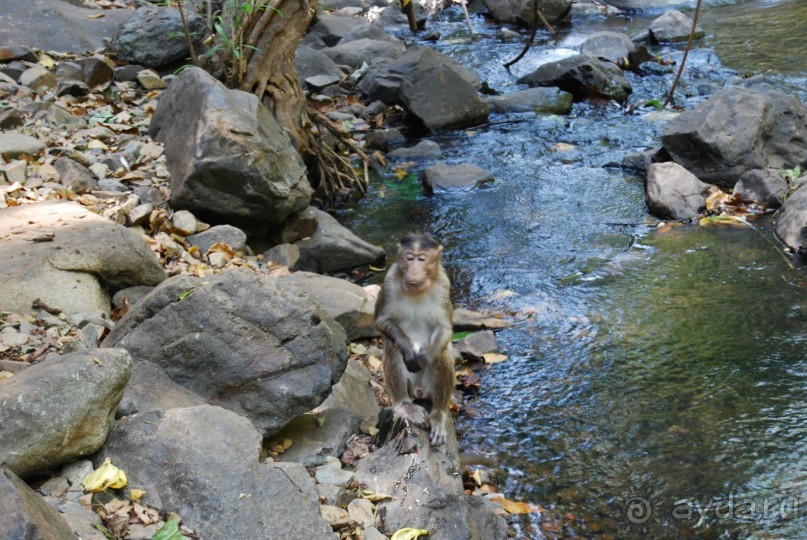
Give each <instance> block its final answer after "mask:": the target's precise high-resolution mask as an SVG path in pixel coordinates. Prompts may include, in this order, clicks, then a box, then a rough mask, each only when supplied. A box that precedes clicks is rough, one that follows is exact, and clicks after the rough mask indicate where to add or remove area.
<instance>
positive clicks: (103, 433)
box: [0, 349, 132, 478]
mask: <svg viewBox="0 0 807 540" xmlns="http://www.w3.org/2000/svg"><path fill="white" fill-rule="evenodd" d="M131 373H132V359H131V358H130V357H129V354H128V353H127V352H126V351H124V350H121V349H106V350H88V351H81V352H75V353H71V354H66V355H64V356H56V355H51V356H50V357H48V359H46V360H45V361H43V362H41V363H39V364H36V365H35V366H31V367H30V368H28V369H26V370H24V371H22V372H20V373H18V374H17V375H15V376H14V377H12V378H10V379H8V380H5V381H3V382H2V383H0V403H3V407H2V409H0V466H2V467H7V468H9V469H10V470H12V471H13V472H14V473H15V474H17V475H18V476H21V477H23V478H25V477H28V476H34V475H37V474H41V473H42V472H44V471H46V470H47V469H50V468H52V467H55V466H58V465H61V464H63V463H67V462H69V461H71V460H74V459H77V458H79V457H82V456H87V455H90V454H92V453H93V452H95V451H96V450H98V449H99V448H100V447H101V445H103V444H104V441H106V438H107V436H108V435H109V432H110V430H111V429H112V424H113V421H114V413H115V409H116V408H117V406H118V403H119V402H120V400H121V398H122V397H123V389H124V387H125V386H126V383H127V382H128V380H129V376H130V375H131ZM32 426H36V429H31V427H32Z"/></svg>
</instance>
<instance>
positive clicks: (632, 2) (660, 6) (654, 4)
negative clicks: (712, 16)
mask: <svg viewBox="0 0 807 540" xmlns="http://www.w3.org/2000/svg"><path fill="white" fill-rule="evenodd" d="M606 4H609V5H611V6H614V7H616V8H619V9H624V10H626V11H645V10H646V11H657V10H664V9H670V8H694V7H695V0H607V1H606Z"/></svg>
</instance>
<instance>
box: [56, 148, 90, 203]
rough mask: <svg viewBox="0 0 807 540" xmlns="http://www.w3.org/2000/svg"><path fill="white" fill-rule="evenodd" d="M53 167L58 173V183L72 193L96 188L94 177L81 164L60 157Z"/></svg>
mask: <svg viewBox="0 0 807 540" xmlns="http://www.w3.org/2000/svg"><path fill="white" fill-rule="evenodd" d="M53 166H54V167H55V168H56V170H57V171H58V172H59V181H60V182H61V183H62V184H63V185H64V186H65V187H67V188H68V189H69V190H70V191H72V192H73V193H76V194H80V193H85V192H87V191H92V190H93V189H95V188H97V187H98V183H97V182H96V180H95V177H94V176H93V175H92V173H91V172H90V170H89V169H88V168H87V167H85V166H84V165H82V164H81V163H77V162H75V161H73V160H72V159H70V158H68V157H60V158H59V159H57V160H56V161H54V162H53Z"/></svg>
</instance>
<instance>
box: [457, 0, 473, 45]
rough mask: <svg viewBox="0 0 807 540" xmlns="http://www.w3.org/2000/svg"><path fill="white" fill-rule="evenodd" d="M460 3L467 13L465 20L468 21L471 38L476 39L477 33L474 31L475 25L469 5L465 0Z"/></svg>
mask: <svg viewBox="0 0 807 540" xmlns="http://www.w3.org/2000/svg"><path fill="white" fill-rule="evenodd" d="M460 5H461V6H462V12H463V13H464V14H465V22H466V23H468V30H469V31H470V32H471V39H472V40H474V39H476V33H475V32H474V27H473V25H472V24H471V15H470V14H468V5H467V4H466V2H465V0H460Z"/></svg>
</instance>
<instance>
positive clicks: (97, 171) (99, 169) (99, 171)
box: [89, 163, 109, 180]
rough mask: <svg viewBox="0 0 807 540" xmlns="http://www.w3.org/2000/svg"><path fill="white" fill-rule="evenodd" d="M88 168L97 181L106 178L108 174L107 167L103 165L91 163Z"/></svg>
mask: <svg viewBox="0 0 807 540" xmlns="http://www.w3.org/2000/svg"><path fill="white" fill-rule="evenodd" d="M89 168H90V171H91V172H92V173H93V174H94V175H95V177H96V178H97V179H99V180H103V179H104V178H106V175H107V174H109V166H107V165H105V164H104V163H93V164H92V165H90V167H89Z"/></svg>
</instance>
